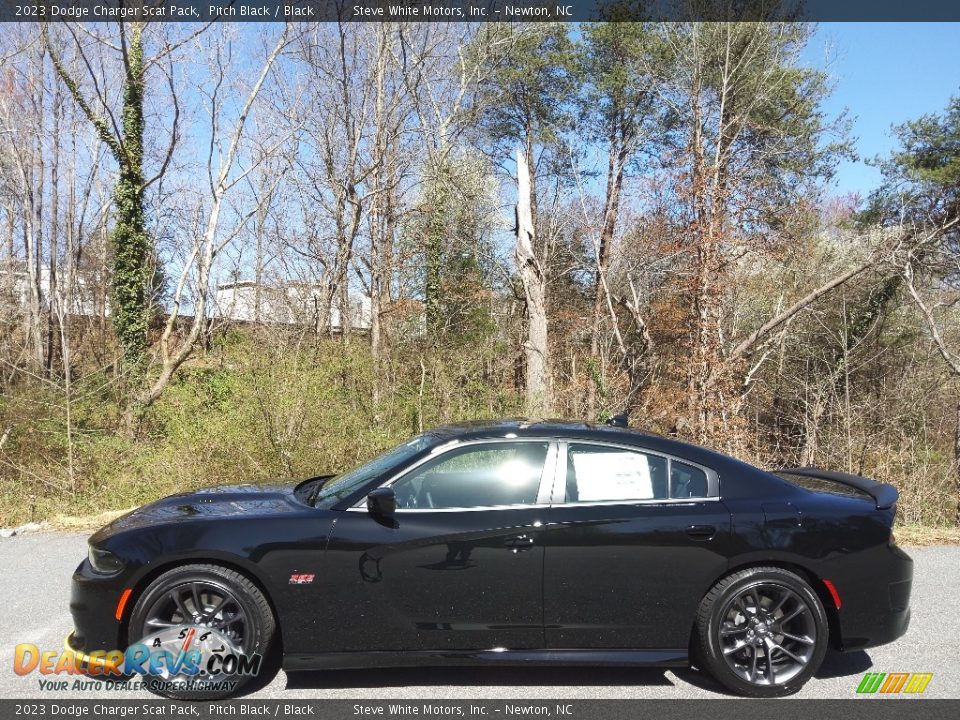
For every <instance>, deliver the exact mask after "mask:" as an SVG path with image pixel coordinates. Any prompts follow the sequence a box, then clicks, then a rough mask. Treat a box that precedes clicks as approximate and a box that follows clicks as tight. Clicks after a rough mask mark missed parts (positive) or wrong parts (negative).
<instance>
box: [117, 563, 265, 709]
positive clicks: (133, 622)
mask: <svg viewBox="0 0 960 720" xmlns="http://www.w3.org/2000/svg"><path fill="white" fill-rule="evenodd" d="M187 583H200V584H204V583H207V584H209V585H208V587H218V588H222V589H224V590H225V591H228V592H229V594H230V595H232V597H233V599H234V600H235V601H236V604H237V605H238V606H239V609H240V610H241V611H242V613H243V616H244V617H243V627H244V633H243V638H242V641H239V644H240V646H241V647H240V649H241V650H242V651H243V652H244V653H245V654H247V655H252V654H254V653H258V654H260V655H262V656H263V658H264V663H263V664H266V658H268V657H270V650H271V647H272V645H273V640H274V636H275V634H276V621H275V619H274V617H273V611H272V610H271V609H270V603H269V602H267V599H266V598H265V597H264V595H263V593H262V592H261V591H260V589H259V588H258V587H257V586H256V585H255V584H254V583H253V582H252V581H251V580H250V579H249V578H248V577H246V576H245V575H242V574H241V573H238V572H236V571H235V570H231V569H229V568H225V567H223V566H221V565H213V564H196V565H184V566H181V567H178V568H174V569H173V570H169V571H167V572H165V573H163V574H162V575H160V576H159V577H158V578H156V579H155V580H154V581H153V582H152V583H150V585H149V586H148V587H147V589H146V590H145V591H144V592H143V593H142V594H141V596H140V597H139V598H138V599H137V602H136V604H135V605H134V608H133V612H132V613H131V614H130V623H129V626H128V627H129V632H128V635H129V642H130V644H133V643H134V642H136V641H137V640H139V639H140V638H142V637H145V636H146V635H148V634H150V631H147V630H145V624H146V623H147V621H148V619H149V618H148V613H149V612H150V611H151V609H152V608H155V607H156V604H157V603H158V602H162V600H163V598H164V596H165V595H166V594H167V593H169V592H170V590H171V589H172V588H176V587H179V586H183V585H184V584H187ZM184 624H190V623H184ZM232 679H233V680H236V682H237V684H236V686H235V687H234V688H233V689H232V690H227V691H221V690H202V691H198V690H178V689H173V688H169V687H164V685H163V683H157V682H155V681H154V682H151V680H150V678H147V677H145V678H144V680H145V681H146V683H147V687H148V688H149V689H150V691H151V692H153V693H155V694H157V695H161V696H163V697H168V698H172V699H175V700H221V699H224V698H227V697H234V696H236V695H238V694H240V693H241V692H242V689H243V687H244V686H246V685H248V684H249V683H250V682H252V681H254V680H256V677H254V676H249V675H245V676H233V678H232Z"/></svg>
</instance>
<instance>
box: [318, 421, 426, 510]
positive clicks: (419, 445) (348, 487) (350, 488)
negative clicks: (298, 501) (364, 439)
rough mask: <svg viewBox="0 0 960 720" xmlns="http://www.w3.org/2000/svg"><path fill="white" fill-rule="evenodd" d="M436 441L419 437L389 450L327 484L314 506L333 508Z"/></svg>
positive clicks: (423, 436) (322, 488)
mask: <svg viewBox="0 0 960 720" xmlns="http://www.w3.org/2000/svg"><path fill="white" fill-rule="evenodd" d="M435 441H436V438H435V437H434V436H433V435H431V434H430V433H424V434H423V435H417V437H415V438H413V440H410V441H409V442H405V443H404V444H403V445H398V446H397V447H395V448H393V449H392V450H387V451H386V452H385V453H383V454H382V455H378V456H377V457H375V458H374V459H373V460H371V461H370V462H368V463H365V464H363V465H360V466H358V467H355V468H354V469H353V470H351V471H350V472H347V473H343V474H342V475H337V476H336V477H335V478H333V479H332V480H330V481H329V482H327V483H325V484H324V485H323V487H321V488H320V490H319V492H318V493H317V496H316V499H315V500H314V503H313V506H314V507H318V508H331V507H333V506H334V505H336V504H337V503H338V502H340V501H341V500H343V499H344V498H347V497H349V496H350V495H352V494H353V493H354V492H356V491H357V489H359V488H361V487H363V486H364V485H365V484H366V483H368V482H370V481H371V480H373V479H374V478H376V477H378V476H380V475H382V474H383V473H385V472H387V471H388V470H389V469H390V468H392V467H394V466H395V465H399V464H400V463H402V462H404V461H406V460H409V459H410V458H412V457H413V456H414V455H416V454H417V453H419V452H421V451H422V450H425V449H426V448H428V447H429V446H430V445H432V444H433V443H434V442H435Z"/></svg>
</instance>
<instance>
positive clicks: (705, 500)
mask: <svg viewBox="0 0 960 720" xmlns="http://www.w3.org/2000/svg"><path fill="white" fill-rule="evenodd" d="M718 485H719V480H718V477H717V475H716V473H715V472H713V471H712V470H710V469H709V468H705V467H702V466H699V465H696V464H694V463H690V462H686V461H683V460H681V459H679V458H671V457H667V456H665V455H661V454H657V453H653V452H648V451H645V450H641V449H639V448H635V447H629V446H616V445H607V444H597V443H589V442H570V443H569V444H568V443H565V442H564V443H560V447H559V455H558V461H557V477H556V482H555V488H554V493H553V500H554V504H553V506H552V507H551V508H550V511H549V513H548V514H547V522H546V526H545V528H546V529H545V530H544V532H542V534H541V537H542V542H543V544H544V547H545V559H544V628H545V637H546V641H547V647H550V648H645V649H646V648H662V649H680V648H682V649H683V650H686V647H687V644H688V641H689V636H690V628H691V626H692V624H693V621H694V615H695V612H696V609H697V606H698V605H699V603H700V600H701V598H702V597H703V595H704V593H705V592H706V591H707V589H709V587H710V585H711V584H712V583H713V582H714V581H715V579H716V578H717V577H719V576H720V575H722V574H723V572H724V570H725V568H726V567H727V555H726V550H727V547H726V546H727V543H728V542H729V537H730V514H729V512H728V511H727V510H726V508H725V507H724V505H723V503H722V502H720V499H719V495H718Z"/></svg>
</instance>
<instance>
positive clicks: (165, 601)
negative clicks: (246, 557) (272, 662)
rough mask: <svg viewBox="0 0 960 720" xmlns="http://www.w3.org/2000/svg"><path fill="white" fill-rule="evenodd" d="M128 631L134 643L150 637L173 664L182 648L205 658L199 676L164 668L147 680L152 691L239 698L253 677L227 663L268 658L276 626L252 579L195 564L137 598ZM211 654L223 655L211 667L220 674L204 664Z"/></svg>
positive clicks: (202, 697) (195, 697)
mask: <svg viewBox="0 0 960 720" xmlns="http://www.w3.org/2000/svg"><path fill="white" fill-rule="evenodd" d="M129 627H130V632H129V637H130V644H131V645H132V644H133V643H135V642H137V641H140V640H142V639H144V638H148V639H150V642H149V643H147V644H148V645H149V646H150V648H149V649H151V650H154V649H162V650H167V651H168V652H170V653H171V656H172V658H173V659H174V660H175V659H176V657H177V656H178V654H179V653H180V649H181V648H184V647H192V648H193V649H200V650H201V652H202V655H203V656H204V657H203V661H202V662H203V672H202V673H201V674H197V675H193V676H187V675H183V674H180V675H175V674H173V673H170V672H167V671H166V670H164V672H162V673H161V674H160V675H159V676H147V677H144V680H145V681H146V682H147V685H148V687H149V688H150V689H151V690H152V691H153V692H155V693H157V694H159V695H163V696H164V697H170V698H175V699H179V700H216V699H221V698H225V697H230V696H234V695H237V694H238V693H240V692H241V691H242V689H243V686H244V685H246V684H248V683H249V682H251V681H253V680H254V679H255V675H252V674H245V673H242V672H237V673H233V672H228V671H226V670H225V669H224V667H223V659H225V658H227V657H228V656H231V655H232V656H234V657H235V658H239V657H240V656H241V655H242V656H247V657H248V658H252V657H253V656H254V655H260V656H261V658H266V657H267V656H268V654H269V650H270V646H271V643H272V641H273V637H274V634H275V629H276V623H275V620H274V617H273V612H272V611H271V609H270V604H269V603H268V602H267V599H266V598H265V597H264V595H263V593H262V592H261V591H260V589H259V588H258V587H257V586H256V585H255V584H254V583H253V582H251V581H250V579H249V578H247V577H245V576H244V575H242V574H240V573H238V572H236V571H234V570H230V569H228V568H225V567H222V566H219V565H208V564H202V565H200V564H197V565H185V566H182V567H178V568H174V569H173V570H170V571H168V572H165V573H164V574H162V575H160V576H159V577H158V578H157V579H156V580H154V581H153V582H152V583H151V584H150V585H149V586H148V587H147V589H146V591H145V592H144V593H143V594H142V595H141V596H140V598H139V599H138V600H137V603H136V605H135V606H134V609H133V612H132V613H131V615H130V624H129ZM184 628H187V633H186V635H189V638H187V637H186V636H185V635H184V632H183V629H184ZM190 630H192V631H193V632H190ZM210 631H214V632H210ZM167 636H169V637H167ZM185 644H186V645H185ZM213 653H217V654H218V655H219V659H218V661H216V662H215V664H214V665H213V666H211V667H214V668H215V669H216V673H217V674H216V675H213V674H211V673H210V672H208V667H207V665H206V663H207V661H208V659H209V655H211V654H213ZM228 662H233V661H228ZM261 664H262V662H261ZM197 681H201V682H200V683H199V684H200V686H201V687H199V688H197V687H195V686H196V685H197Z"/></svg>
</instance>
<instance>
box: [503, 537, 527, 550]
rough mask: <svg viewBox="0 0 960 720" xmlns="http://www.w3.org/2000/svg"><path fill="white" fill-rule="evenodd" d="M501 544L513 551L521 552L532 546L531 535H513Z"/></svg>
mask: <svg viewBox="0 0 960 720" xmlns="http://www.w3.org/2000/svg"><path fill="white" fill-rule="evenodd" d="M503 544H504V545H506V546H507V547H508V548H510V549H511V550H513V552H515V553H517V552H523V551H525V550H529V549H531V548H532V547H533V537H532V536H530V535H526V534H524V535H514V536H513V537H508V538H506V539H505V540H504V541H503Z"/></svg>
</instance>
